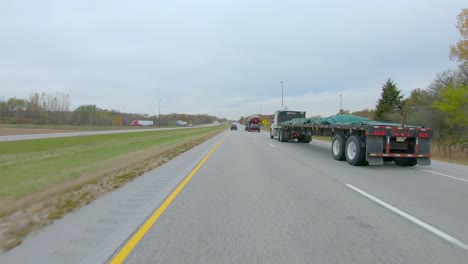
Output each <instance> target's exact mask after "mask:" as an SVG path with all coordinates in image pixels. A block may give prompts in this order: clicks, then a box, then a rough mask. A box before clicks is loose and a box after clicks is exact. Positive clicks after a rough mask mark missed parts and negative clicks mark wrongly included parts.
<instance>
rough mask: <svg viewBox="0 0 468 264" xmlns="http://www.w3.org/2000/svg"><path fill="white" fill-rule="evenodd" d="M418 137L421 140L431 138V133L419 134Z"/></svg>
mask: <svg viewBox="0 0 468 264" xmlns="http://www.w3.org/2000/svg"><path fill="white" fill-rule="evenodd" d="M418 137H420V138H429V133H425V132H419V134H418Z"/></svg>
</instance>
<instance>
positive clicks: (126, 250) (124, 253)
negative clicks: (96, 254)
mask: <svg viewBox="0 0 468 264" xmlns="http://www.w3.org/2000/svg"><path fill="white" fill-rule="evenodd" d="M227 135H228V134H226V135H224V136H223V137H222V138H221V139H220V140H219V142H218V143H217V144H216V145H215V146H214V147H213V148H212V149H211V150H210V152H208V154H206V156H205V157H204V158H203V159H202V160H201V161H200V162H199V163H198V164H197V166H195V168H193V170H192V171H191V172H190V173H189V174H188V175H187V177H185V179H184V180H183V181H182V182H181V183H180V184H179V186H177V188H176V189H175V190H174V191H173V192H172V193H171V194H170V195H169V196H168V197H167V199H166V200H165V201H164V202H163V203H162V204H161V206H160V207H159V208H158V209H157V210H156V211H155V212H154V213H153V214H152V215H151V217H150V218H148V220H147V221H146V222H145V223H144V224H143V226H141V228H140V229H139V230H138V231H137V232H136V233H135V234H134V235H133V236H132V237H131V238H130V240H128V242H127V243H126V244H125V245H124V246H123V247H122V248H121V249H120V251H119V252H118V253H117V254H116V255H115V256H114V258H113V259H112V260H111V261H110V263H111V264H117V263H122V262H124V260H125V259H126V258H127V257H128V255H130V253H131V252H132V250H133V249H134V248H135V247H136V245H138V243H139V242H140V240H141V239H142V238H143V237H144V236H145V235H146V233H147V232H148V231H149V230H150V229H151V227H152V226H153V225H154V224H155V223H156V221H158V219H159V217H160V216H161V215H162V214H163V213H164V211H166V209H167V207H169V205H171V203H172V201H174V199H175V198H176V197H177V195H179V193H180V192H181V191H182V189H184V187H185V185H187V183H189V181H190V180H191V179H192V177H193V176H194V175H195V174H196V173H197V172H198V170H199V169H200V168H201V167H202V166H203V164H205V162H206V161H207V160H208V158H209V157H210V156H211V155H212V154H213V152H214V151H215V150H216V149H217V148H218V147H219V146H220V145H221V143H223V141H224V139H225V138H226V137H227Z"/></svg>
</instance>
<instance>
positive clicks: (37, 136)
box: [0, 124, 215, 142]
mask: <svg viewBox="0 0 468 264" xmlns="http://www.w3.org/2000/svg"><path fill="white" fill-rule="evenodd" d="M214 125H215V124H207V125H200V126H193V127H166V128H147V129H125V130H104V131H80V132H63V133H46V134H27V135H8V136H0V142H4V141H18V140H31V139H44V138H61V137H78V136H90V135H105V134H121V133H136V132H147V131H158V130H172V129H191V128H197V127H198V128H199V127H208V126H214Z"/></svg>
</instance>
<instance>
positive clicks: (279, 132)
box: [278, 129, 283, 142]
mask: <svg viewBox="0 0 468 264" xmlns="http://www.w3.org/2000/svg"><path fill="white" fill-rule="evenodd" d="M282 135H283V131H282V130H281V129H279V130H278V141H279V142H282V140H281V139H282V138H281V136H282Z"/></svg>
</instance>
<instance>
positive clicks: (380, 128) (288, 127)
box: [270, 121, 433, 166]
mask: <svg viewBox="0 0 468 264" xmlns="http://www.w3.org/2000/svg"><path fill="white" fill-rule="evenodd" d="M275 129H277V131H274V132H275V133H273V131H272V132H270V137H271V138H274V137H275V136H276V137H277V139H278V141H281V142H289V141H297V142H303V143H309V142H310V141H311V140H312V137H313V136H330V137H331V138H332V145H331V152H332V155H333V158H334V159H335V160H346V161H347V162H348V163H349V164H350V165H353V166H360V165H382V164H383V163H384V161H394V162H395V164H397V165H399V166H414V165H416V164H418V165H430V164H431V154H430V151H431V144H430V139H431V137H432V133H433V132H432V130H431V129H429V128H424V127H415V126H402V125H397V124H386V123H379V122H376V121H374V124H358V125H342V124H333V125H327V124H281V125H278V126H277V127H275Z"/></svg>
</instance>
